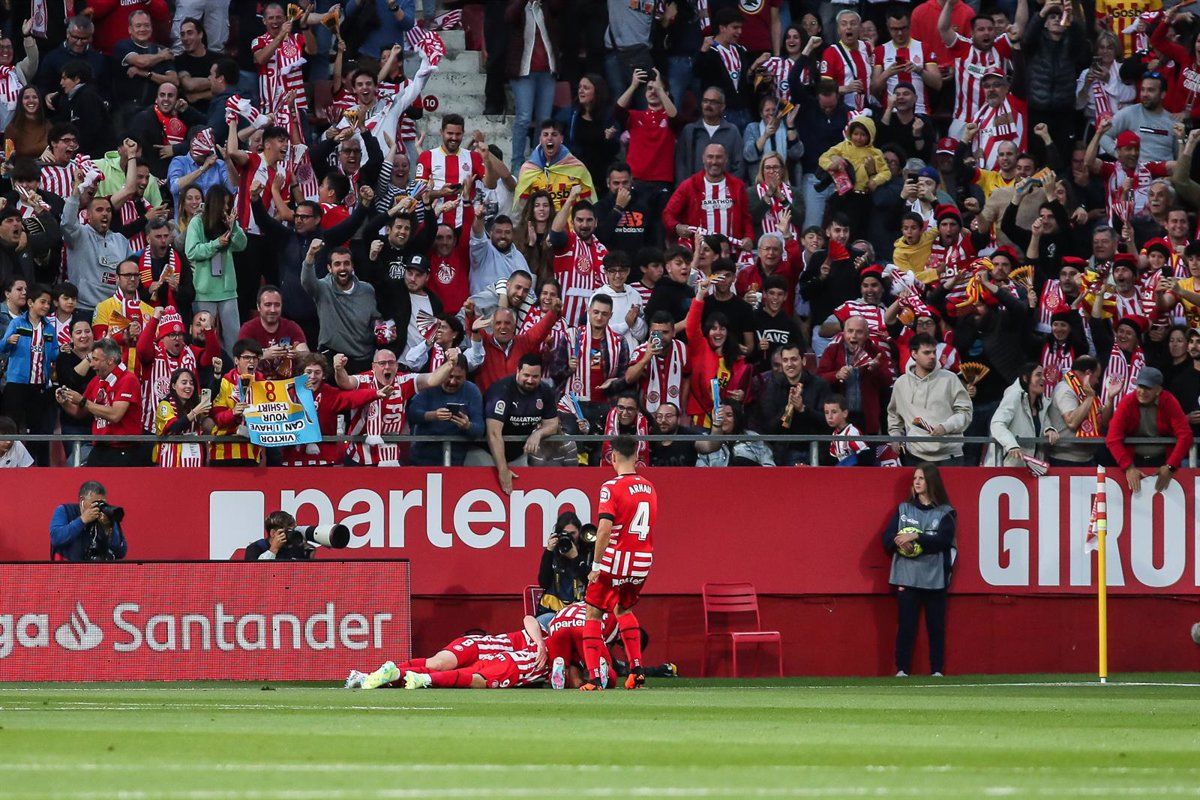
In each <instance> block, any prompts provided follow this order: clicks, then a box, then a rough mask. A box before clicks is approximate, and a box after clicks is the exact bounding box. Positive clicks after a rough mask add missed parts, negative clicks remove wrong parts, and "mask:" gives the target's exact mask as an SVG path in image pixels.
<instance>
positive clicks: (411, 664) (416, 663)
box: [396, 658, 428, 675]
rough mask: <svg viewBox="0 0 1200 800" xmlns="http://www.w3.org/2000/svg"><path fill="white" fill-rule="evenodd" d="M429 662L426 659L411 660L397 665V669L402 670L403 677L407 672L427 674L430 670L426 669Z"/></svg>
mask: <svg viewBox="0 0 1200 800" xmlns="http://www.w3.org/2000/svg"><path fill="white" fill-rule="evenodd" d="M427 660H428V659H424V658H410V659H409V660H408V661H401V662H400V663H399V664H397V665H396V669H398V670H400V674H401V675H403V674H404V673H406V672H427V671H428V670H426V669H425V662H426V661H427Z"/></svg>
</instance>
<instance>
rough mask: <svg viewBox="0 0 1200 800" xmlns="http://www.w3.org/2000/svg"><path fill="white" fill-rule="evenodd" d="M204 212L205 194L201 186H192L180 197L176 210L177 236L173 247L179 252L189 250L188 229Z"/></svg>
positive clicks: (175, 235)
mask: <svg viewBox="0 0 1200 800" xmlns="http://www.w3.org/2000/svg"><path fill="white" fill-rule="evenodd" d="M203 210H204V192H203V191H201V190H200V187H199V186H196V185H192V186H189V187H187V188H186V189H184V190H183V192H182V194H180V195H179V208H177V209H175V234H174V241H173V242H172V245H173V246H174V247H175V250H176V251H177V252H183V251H184V250H185V249H186V248H187V229H188V225H189V224H191V221H192V220H194V219H196V218H197V217H199V216H200V212H201V211H203Z"/></svg>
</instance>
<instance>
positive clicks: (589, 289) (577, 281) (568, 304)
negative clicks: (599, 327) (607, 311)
mask: <svg viewBox="0 0 1200 800" xmlns="http://www.w3.org/2000/svg"><path fill="white" fill-rule="evenodd" d="M606 255H608V248H607V247H605V246H604V245H603V244H602V243H601V242H600V240H599V239H597V238H596V237H595V236H591V237H589V238H588V239H587V240H586V241H585V240H583V239H580V238H579V237H578V236H577V235H576V234H575V231H567V244H566V246H565V247H563V248H562V249H561V250H559V249H557V248H556V249H555V250H554V277H555V278H556V279H557V280H558V282H559V283H560V284H561V285H562V289H563V298H562V300H563V319H564V320H565V321H566V323H567V324H568V325H577V324H578V323H579V321H580V319H581V318H582V317H583V312H584V310H585V309H587V304H588V300H590V299H591V297H592V295H593V294H595V293H596V290H597V289H599V288H600V287H601V286H603V285H604V257H605V256H606Z"/></svg>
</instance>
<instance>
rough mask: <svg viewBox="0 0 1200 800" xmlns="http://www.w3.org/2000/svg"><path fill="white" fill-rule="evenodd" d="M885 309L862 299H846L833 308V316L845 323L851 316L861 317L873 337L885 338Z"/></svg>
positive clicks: (886, 334) (886, 333)
mask: <svg viewBox="0 0 1200 800" xmlns="http://www.w3.org/2000/svg"><path fill="white" fill-rule="evenodd" d="M885 313H886V310H885V309H884V307H883V306H878V305H874V304H872V303H867V302H864V301H862V300H847V301H846V302H844V303H842V304H841V305H840V306H838V307H837V308H835V309H834V310H833V316H835V317H837V319H838V321H839V322H842V323H845V322H846V320H848V319H850V318H851V317H862V318H863V319H864V320H866V322H867V330H868V331H869V332H870V334H871V338H874V339H880V338H882V339H886V338H887V336H888V332H887V322H886V321H885V319H884V314H885Z"/></svg>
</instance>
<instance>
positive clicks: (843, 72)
mask: <svg viewBox="0 0 1200 800" xmlns="http://www.w3.org/2000/svg"><path fill="white" fill-rule="evenodd" d="M874 60H875V59H874V57H873V56H872V55H871V48H870V46H869V45H868V44H867V43H866V42H863V41H858V42H855V43H854V46H853V47H849V46H847V45H845V44H842V43H841V42H838V43H837V44H831V45H830V46H829V47H826V48H825V52H824V53H822V54H821V61H820V63H819V64H818V65H817V66H818V68H819V69H820V72H821V77H823V78H832V79H833V80H834V81H835V82H836V83H837V84H838V86H845V85H847V84H849V83H850V82H851V81H861V82H862V85H863V89H864V91H861V92H847V93H846V94H844V95H842V99H843V100H844V101H845V103H846V105H847V106H848V107H849V108H850V110H851V111H862V110H863V109H865V108H866V107H867V97H868V94H867V91H868V90H867V87H869V86H870V84H871V64H872V63H873V62H874Z"/></svg>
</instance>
